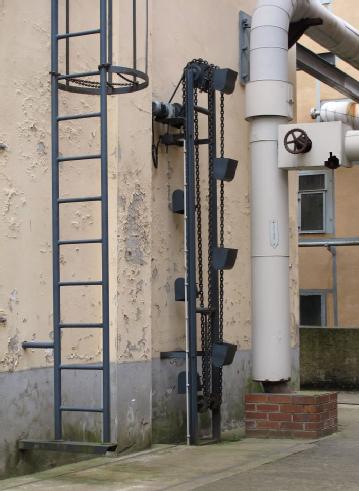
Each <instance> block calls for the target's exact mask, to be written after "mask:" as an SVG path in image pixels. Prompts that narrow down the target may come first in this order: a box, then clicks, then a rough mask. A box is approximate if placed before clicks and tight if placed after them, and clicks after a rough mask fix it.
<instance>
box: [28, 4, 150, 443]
mask: <svg viewBox="0 0 359 491" xmlns="http://www.w3.org/2000/svg"><path fill="white" fill-rule="evenodd" d="M98 5H99V11H100V19H99V27H95V28H94V29H90V30H85V31H71V25H70V24H71V23H70V20H71V0H66V2H65V4H64V9H65V24H66V29H65V32H59V14H60V12H59V10H60V9H59V0H52V2H51V72H50V74H51V109H52V117H51V132H52V213H53V216H52V237H53V241H52V253H53V341H49V342H36V341H27V342H24V343H23V348H24V349H26V348H31V349H34V348H40V349H41V348H52V349H53V350H54V393H55V394H54V422H55V431H54V433H55V435H54V436H55V439H54V441H29V440H22V441H20V442H19V448H20V449H22V450H26V449H33V448H36V449H46V450H63V451H64V450H68V451H72V452H76V451H79V452H86V453H105V452H106V451H107V450H109V449H113V448H114V447H116V444H112V443H111V416H110V415H111V412H110V353H109V349H110V345H109V252H108V247H109V232H108V149H107V143H108V134H107V96H108V95H116V94H126V93H131V92H135V91H138V90H141V89H144V88H145V87H147V86H148V75H147V73H146V72H147V55H148V54H147V52H146V53H145V60H146V61H145V65H146V66H145V71H141V70H139V69H138V66H137V58H138V54H137V41H136V39H137V15H138V6H137V0H132V55H133V56H132V58H133V65H132V67H124V66H117V65H114V64H113V42H112V38H113V0H98ZM145 5H146V7H145V8H146V12H145V13H144V15H145V16H146V22H147V25H148V2H147V0H146V3H145ZM63 13H64V12H63V11H62V12H61V14H63ZM146 30H148V27H147V26H146ZM146 34H148V32H147V33H146ZM89 36H98V37H99V47H100V59H99V64H98V66H97V67H94V69H93V70H90V71H83V72H74V71H72V70H71V66H70V45H71V40H72V39H73V38H79V37H89ZM61 42H64V43H65V73H60V71H59V44H60V43H61ZM146 46H147V44H146ZM146 50H147V47H146ZM60 90H61V91H67V92H72V93H75V94H87V95H95V96H99V97H100V110H99V112H93V113H82V114H64V115H63V114H59V91H60ZM84 119H94V120H97V121H99V127H100V152H99V153H98V154H88V155H85V154H83V155H66V154H65V155H63V154H62V153H60V152H59V133H60V131H61V130H60V127H61V123H62V122H64V121H73V120H84ZM82 160H85V161H89V160H91V161H92V160H94V161H97V162H98V163H99V165H100V168H101V194H100V195H98V196H73V197H70V198H67V197H66V198H64V197H62V196H61V195H60V186H59V169H60V167H61V166H62V165H64V164H65V163H66V162H76V161H82ZM90 202H98V203H100V207H101V236H100V237H98V238H96V239H88V238H86V237H85V238H83V239H76V240H71V239H70V240H64V239H63V238H62V234H61V227H60V208H61V207H62V206H63V205H66V204H68V203H90ZM84 244H100V246H101V265H102V277H101V278H99V279H98V280H96V281H86V280H80V281H63V279H62V278H61V274H60V255H61V249H62V247H64V246H68V245H76V246H78V247H81V246H82V245H84ZM74 286H77V287H87V286H99V287H101V291H102V293H101V300H102V302H101V303H102V305H101V310H102V320H101V322H99V323H76V322H67V323H64V322H63V321H62V313H63V309H66V305H64V304H63V301H62V298H61V292H62V291H63V290H64V289H65V288H73V287H74ZM66 329H94V330H100V331H101V333H102V362H101V363H95V364H68V363H64V361H63V359H62V348H61V336H62V333H63V331H64V330H66ZM64 370H66V371H75V370H91V371H99V372H101V373H102V405H101V407H78V406H65V405H64V404H63V397H62V396H63V390H62V373H63V371H64ZM65 412H77V413H99V414H101V415H102V444H97V443H95V444H90V443H84V442H68V441H64V440H63V424H62V416H63V414H64V413H65Z"/></svg>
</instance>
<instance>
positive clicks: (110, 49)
mask: <svg viewBox="0 0 359 491" xmlns="http://www.w3.org/2000/svg"><path fill="white" fill-rule="evenodd" d="M107 29H108V33H107V34H108V36H107V37H108V48H107V49H108V56H107V58H108V63H109V64H110V65H112V62H113V3H112V0H108V23H107ZM108 82H109V84H112V72H110V73H109V74H108Z"/></svg>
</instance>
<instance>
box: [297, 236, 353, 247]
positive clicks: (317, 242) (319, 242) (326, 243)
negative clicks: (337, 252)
mask: <svg viewBox="0 0 359 491" xmlns="http://www.w3.org/2000/svg"><path fill="white" fill-rule="evenodd" d="M298 245H299V247H331V246H333V247H334V246H335V247H337V246H357V245H359V237H343V238H340V237H338V238H332V239H304V240H300V241H299V244H298Z"/></svg>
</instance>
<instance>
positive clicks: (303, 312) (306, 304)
mask: <svg viewBox="0 0 359 491" xmlns="http://www.w3.org/2000/svg"><path fill="white" fill-rule="evenodd" d="M300 325H301V326H322V325H323V323H322V296H321V295H301V296H300Z"/></svg>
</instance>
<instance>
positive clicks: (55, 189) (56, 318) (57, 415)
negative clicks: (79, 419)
mask: <svg viewBox="0 0 359 491" xmlns="http://www.w3.org/2000/svg"><path fill="white" fill-rule="evenodd" d="M58 7H59V6H58V0H51V161H52V247H53V252H52V281H53V287H52V288H53V328H54V422H55V440H61V438H62V417H61V368H60V365H61V328H60V321H61V314H60V303H61V299H60V286H59V283H60V250H59V249H60V246H59V240H60V210H59V203H58V198H59V163H58V156H59V123H58V121H57V117H58V113H59V92H58V68H59V67H58V58H59V57H58V54H59V53H58V40H57V34H58V28H59V9H58Z"/></svg>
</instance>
